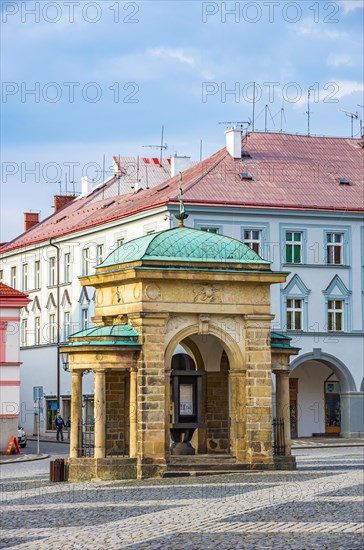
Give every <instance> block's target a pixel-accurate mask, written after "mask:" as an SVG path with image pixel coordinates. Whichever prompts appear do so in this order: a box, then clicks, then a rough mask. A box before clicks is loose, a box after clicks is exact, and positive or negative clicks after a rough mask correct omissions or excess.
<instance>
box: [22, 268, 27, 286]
mask: <svg viewBox="0 0 364 550" xmlns="http://www.w3.org/2000/svg"><path fill="white" fill-rule="evenodd" d="M22 289H23V290H28V264H23V272H22Z"/></svg>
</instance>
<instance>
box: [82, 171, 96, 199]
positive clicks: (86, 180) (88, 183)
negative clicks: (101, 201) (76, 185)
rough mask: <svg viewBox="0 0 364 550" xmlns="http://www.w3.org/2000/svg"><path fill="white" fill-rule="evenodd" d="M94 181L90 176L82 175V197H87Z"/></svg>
mask: <svg viewBox="0 0 364 550" xmlns="http://www.w3.org/2000/svg"><path fill="white" fill-rule="evenodd" d="M92 187H93V181H92V179H91V178H90V177H89V176H82V183H81V197H87V195H89V194H90V193H91V191H92Z"/></svg>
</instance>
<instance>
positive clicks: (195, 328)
mask: <svg viewBox="0 0 364 550" xmlns="http://www.w3.org/2000/svg"><path fill="white" fill-rule="evenodd" d="M195 334H199V325H197V324H194V325H189V326H188V327H185V328H184V329H182V330H181V331H179V332H177V333H176V334H174V335H173V336H172V337H171V339H170V340H169V342H168V344H167V345H166V347H165V354H164V357H165V365H166V368H169V365H170V364H171V360H172V355H173V351H174V349H175V347H176V346H177V344H180V343H181V342H182V341H183V340H186V339H187V342H186V345H187V346H188V347H191V346H190V344H191V343H193V342H192V340H191V339H190V338H189V337H190V336H193V335H195ZM207 334H210V335H211V336H215V338H216V339H217V340H218V341H219V342H220V344H221V346H222V348H223V350H224V351H225V353H226V355H227V357H228V359H229V364H230V368H231V367H233V368H234V366H235V368H239V367H240V368H241V366H242V364H243V356H242V353H241V349H240V348H239V346H238V344H237V342H236V341H235V340H234V339H233V338H232V337H231V336H230V334H228V333H227V332H225V331H223V330H221V328H220V327H216V326H214V325H213V324H211V323H210V324H209V329H208V332H207ZM194 346H196V345H195V344H194ZM196 348H197V349H198V346H196ZM193 349H195V347H194V348H193ZM193 349H192V348H191V351H193ZM201 359H202V357H201Z"/></svg>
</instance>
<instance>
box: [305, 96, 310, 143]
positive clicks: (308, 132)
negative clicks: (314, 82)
mask: <svg viewBox="0 0 364 550" xmlns="http://www.w3.org/2000/svg"><path fill="white" fill-rule="evenodd" d="M310 99H311V88H309V89H308V91H307V111H306V115H307V135H308V136H309V135H311V134H310V123H311V105H310Z"/></svg>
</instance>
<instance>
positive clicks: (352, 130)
mask: <svg viewBox="0 0 364 550" xmlns="http://www.w3.org/2000/svg"><path fill="white" fill-rule="evenodd" d="M340 111H341V112H343V113H345V114H346V116H348V117H350V118H351V137H352V138H353V137H354V120H358V118H359V113H358V112H357V111H355V113H352V112H351V111H345V110H344V109H340Z"/></svg>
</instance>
